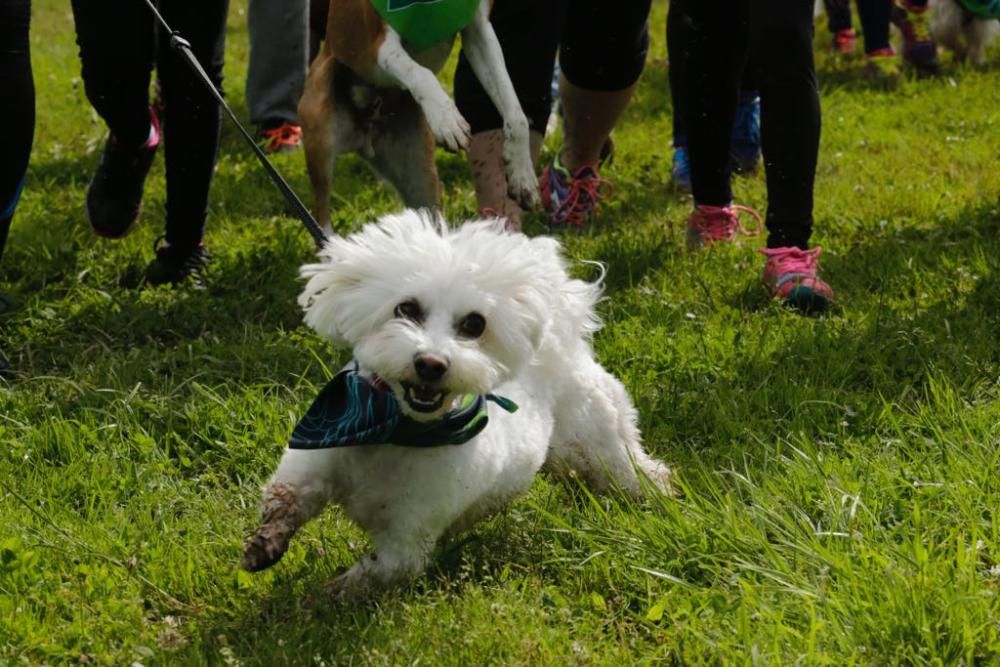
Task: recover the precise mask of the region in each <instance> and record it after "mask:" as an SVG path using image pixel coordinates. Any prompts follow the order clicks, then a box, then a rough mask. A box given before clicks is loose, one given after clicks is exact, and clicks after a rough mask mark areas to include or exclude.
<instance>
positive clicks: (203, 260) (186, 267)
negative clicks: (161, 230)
mask: <svg viewBox="0 0 1000 667" xmlns="http://www.w3.org/2000/svg"><path fill="white" fill-rule="evenodd" d="M157 244H159V241H157ZM209 260H211V256H210V255H209V254H208V251H207V250H205V246H204V245H203V244H201V243H199V244H198V245H195V246H187V247H184V246H172V245H167V244H166V243H164V244H163V245H161V246H159V247H157V248H156V259H154V260H153V261H152V262H150V263H149V266H147V267H146V282H147V283H148V284H150V285H154V286H155V285H168V284H169V285H178V284H180V283H183V282H185V281H189V282H190V283H191V284H192V285H194V286H195V287H197V288H202V287H204V286H205V284H204V283H203V282H202V276H201V274H202V270H203V269H204V268H205V266H206V265H207V264H208V262H209Z"/></svg>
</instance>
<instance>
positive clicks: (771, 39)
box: [667, 0, 820, 248]
mask: <svg viewBox="0 0 1000 667" xmlns="http://www.w3.org/2000/svg"><path fill="white" fill-rule="evenodd" d="M812 12H813V3H812V2H811V0H791V1H789V0H673V1H672V2H671V4H670V14H669V16H668V19H667V47H668V50H669V55H670V67H671V68H672V72H671V76H672V77H673V78H674V79H675V81H674V86H676V88H677V91H678V93H679V95H678V101H679V103H680V105H679V107H680V108H678V109H675V110H674V113H680V114H682V119H683V122H684V128H685V129H686V131H687V139H688V148H689V150H690V158H691V185H692V190H693V193H694V199H695V202H696V203H698V204H705V205H711V206H725V205H728V204H729V203H730V202H731V201H732V199H733V194H732V191H731V189H730V185H729V177H730V174H729V139H730V128H731V127H732V124H733V116H734V114H735V112H736V104H737V98H738V95H739V85H740V77H741V74H742V72H743V68H744V63H745V62H746V59H747V54H748V52H749V50H750V49H752V50H753V54H754V62H755V64H756V65H757V66H756V68H755V69H756V73H757V75H758V86H759V88H760V97H761V141H762V145H763V146H762V147H763V152H764V167H765V170H766V174H767V196H768V210H767V229H768V232H769V234H768V240H767V244H768V247H772V248H775V247H783V246H797V247H800V248H805V247H807V245H808V242H809V236H810V234H811V233H812V208H813V182H814V180H815V176H816V157H817V153H818V152H819V132H820V109H819V91H818V89H817V86H816V70H815V67H814V64H813V53H812V34H813V30H812Z"/></svg>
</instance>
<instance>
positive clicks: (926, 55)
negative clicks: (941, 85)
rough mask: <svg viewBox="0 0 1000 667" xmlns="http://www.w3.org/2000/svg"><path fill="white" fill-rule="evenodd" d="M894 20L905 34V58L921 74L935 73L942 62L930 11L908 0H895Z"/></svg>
mask: <svg viewBox="0 0 1000 667" xmlns="http://www.w3.org/2000/svg"><path fill="white" fill-rule="evenodd" d="M892 22H893V23H895V24H896V27H897V28H899V31H900V32H901V33H902V34H903V60H905V61H906V62H907V64H909V65H910V66H912V67H913V68H915V69H916V70H917V71H918V72H920V73H921V74H934V73H936V72H937V71H938V69H939V67H940V63H939V62H938V57H937V44H935V43H934V38H933V37H932V36H931V30H930V11H929V9H928V8H927V7H916V6H913V5H911V4H910V3H909V2H907V0H894V3H893V8H892Z"/></svg>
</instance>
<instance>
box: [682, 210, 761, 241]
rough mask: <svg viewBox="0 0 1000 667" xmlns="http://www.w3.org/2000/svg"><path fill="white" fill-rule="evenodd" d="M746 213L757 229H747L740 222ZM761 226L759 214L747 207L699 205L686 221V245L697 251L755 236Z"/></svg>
mask: <svg viewBox="0 0 1000 667" xmlns="http://www.w3.org/2000/svg"><path fill="white" fill-rule="evenodd" d="M740 213H747V214H749V215H750V216H751V217H753V218H754V219H755V220H756V221H757V229H747V228H746V227H744V226H743V223H742V222H741V221H740ZM761 225H763V220H761V217H760V213H758V212H757V211H755V210H753V209H752V208H749V207H747V206H738V205H734V204H730V205H729V206H706V205H703V204H699V205H697V206H695V209H694V211H692V213H691V215H690V216H689V217H688V219H687V244H688V249H689V250H697V249H699V248H702V247H704V246H707V245H712V244H713V243H718V242H720V241H721V242H727V241H735V240H736V239H738V238H739V237H740V236H756V235H757V234H759V233H760V227H761Z"/></svg>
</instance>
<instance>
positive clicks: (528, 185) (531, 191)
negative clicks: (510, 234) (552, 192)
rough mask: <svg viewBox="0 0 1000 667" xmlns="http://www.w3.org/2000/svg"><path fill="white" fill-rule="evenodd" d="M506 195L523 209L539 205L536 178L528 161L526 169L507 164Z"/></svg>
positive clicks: (526, 209) (539, 199)
mask: <svg viewBox="0 0 1000 667" xmlns="http://www.w3.org/2000/svg"><path fill="white" fill-rule="evenodd" d="M507 195H508V196H509V197H510V198H511V199H513V200H514V201H516V202H517V204H518V206H520V207H521V209H522V210H525V211H533V210H535V209H537V208H538V207H539V206H541V197H540V196H539V194H538V180H537V179H536V178H535V172H534V170H532V169H531V165H530V163H529V165H528V168H527V169H525V168H517V167H514V166H512V165H511V164H510V163H508V164H507Z"/></svg>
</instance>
